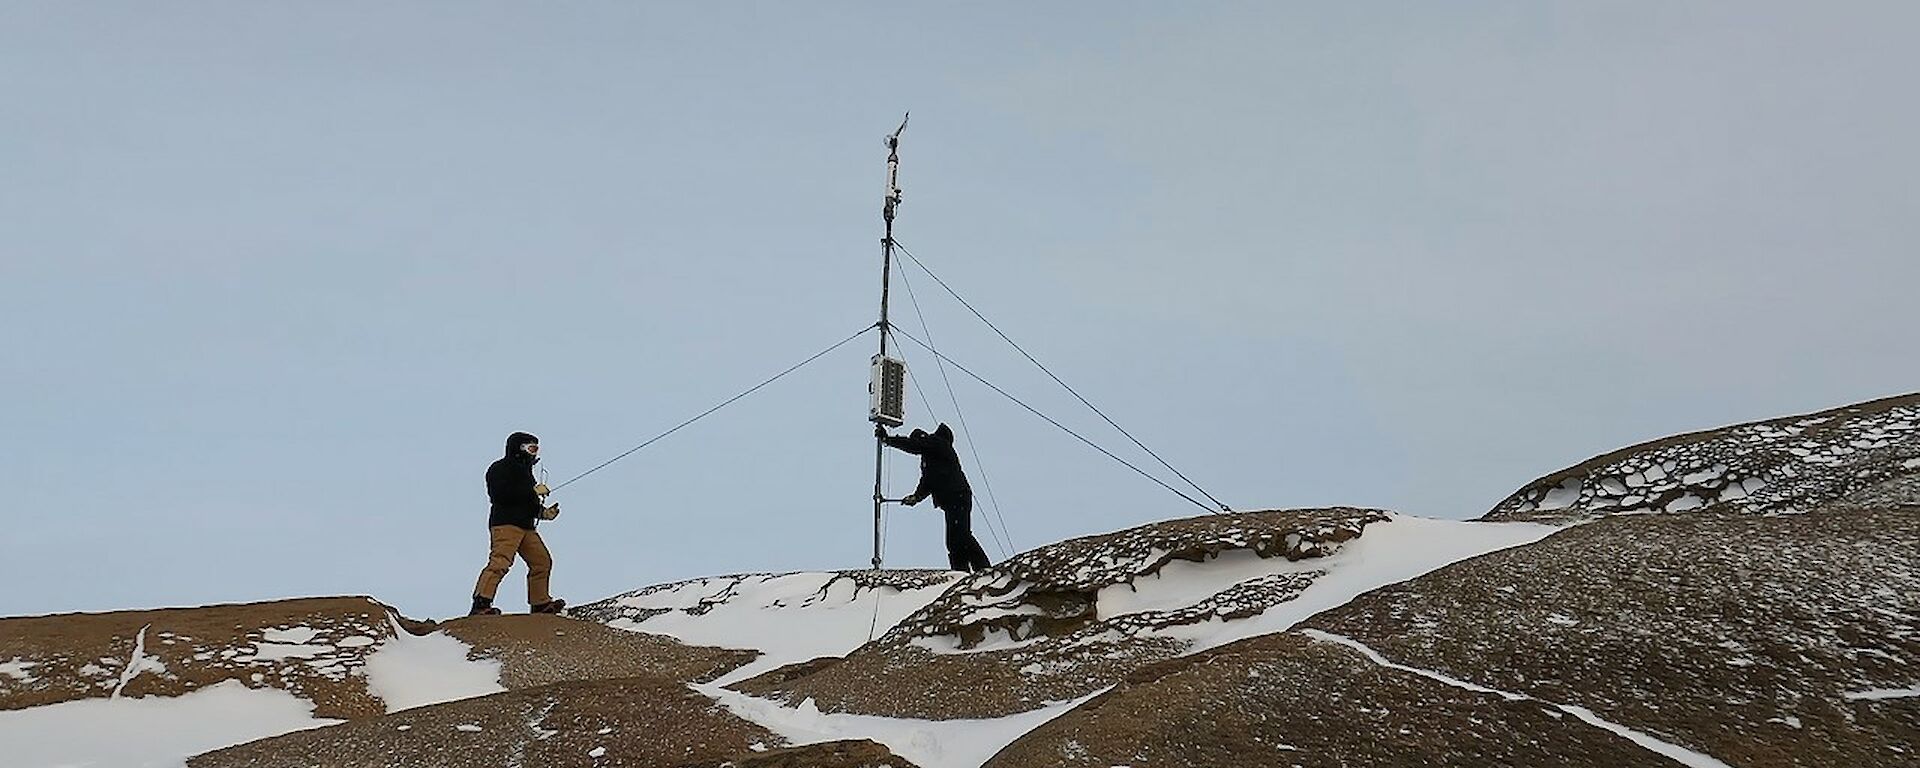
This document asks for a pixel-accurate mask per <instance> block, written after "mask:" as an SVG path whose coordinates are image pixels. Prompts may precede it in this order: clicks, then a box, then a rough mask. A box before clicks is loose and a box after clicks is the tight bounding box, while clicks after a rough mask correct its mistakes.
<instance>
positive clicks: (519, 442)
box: [507, 432, 540, 462]
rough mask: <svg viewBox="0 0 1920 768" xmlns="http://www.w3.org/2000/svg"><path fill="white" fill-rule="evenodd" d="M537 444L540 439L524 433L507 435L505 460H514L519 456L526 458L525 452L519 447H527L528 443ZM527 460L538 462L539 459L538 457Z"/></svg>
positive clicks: (530, 457)
mask: <svg viewBox="0 0 1920 768" xmlns="http://www.w3.org/2000/svg"><path fill="white" fill-rule="evenodd" d="M538 442H540V438H537V437H534V436H533V435H529V434H527V433H525V432H515V433H513V434H511V435H508V436H507V458H509V459H511V458H516V457H520V456H527V454H526V452H525V451H522V450H520V446H523V445H527V444H528V443H538ZM527 458H529V459H532V460H533V461H535V462H538V461H540V457H538V456H527Z"/></svg>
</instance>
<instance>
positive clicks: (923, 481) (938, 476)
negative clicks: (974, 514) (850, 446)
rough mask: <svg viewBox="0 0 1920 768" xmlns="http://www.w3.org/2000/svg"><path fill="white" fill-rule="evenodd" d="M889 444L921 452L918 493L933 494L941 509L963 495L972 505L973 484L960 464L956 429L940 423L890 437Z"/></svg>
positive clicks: (934, 500)
mask: <svg viewBox="0 0 1920 768" xmlns="http://www.w3.org/2000/svg"><path fill="white" fill-rule="evenodd" d="M887 444H888V445H891V446H893V447H895V448H899V449H900V450H903V451H906V452H908V453H913V454H918V455H919V456H920V486H919V488H917V489H916V490H915V494H916V495H919V496H931V497H932V498H933V505H934V506H936V507H939V508H941V509H952V508H954V507H956V506H958V503H957V502H960V501H961V497H963V496H964V497H968V498H967V499H966V501H967V502H968V506H971V503H970V502H971V501H972V499H971V496H972V495H973V487H972V486H970V485H968V484H967V473H966V471H965V470H962V469H961V468H960V454H959V452H958V451H956V450H955V449H954V446H953V429H952V428H951V427H948V426H947V425H945V424H941V425H940V426H939V427H936V428H935V429H934V430H933V433H932V434H928V433H926V432H923V431H921V430H918V429H916V430H914V431H913V432H912V433H911V434H909V435H908V436H906V437H888V438H887Z"/></svg>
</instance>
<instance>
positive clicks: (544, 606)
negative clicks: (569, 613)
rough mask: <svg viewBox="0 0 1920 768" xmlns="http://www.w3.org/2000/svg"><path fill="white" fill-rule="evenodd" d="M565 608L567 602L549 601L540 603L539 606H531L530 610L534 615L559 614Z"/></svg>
mask: <svg viewBox="0 0 1920 768" xmlns="http://www.w3.org/2000/svg"><path fill="white" fill-rule="evenodd" d="M566 608H567V601H565V600H550V601H547V602H544V603H541V604H539V605H536V606H533V609H532V610H533V612H534V613H559V612H561V611H563V610H566Z"/></svg>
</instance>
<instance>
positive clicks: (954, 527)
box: [941, 509, 973, 571]
mask: <svg viewBox="0 0 1920 768" xmlns="http://www.w3.org/2000/svg"><path fill="white" fill-rule="evenodd" d="M941 512H942V513H944V514H945V515H946V517H947V568H948V569H949V570H954V571H964V570H967V555H966V548H967V545H966V543H965V542H966V540H967V539H969V538H972V537H973V534H972V533H970V532H968V531H967V513H965V512H961V511H956V510H952V509H946V510H941Z"/></svg>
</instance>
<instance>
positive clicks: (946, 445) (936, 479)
mask: <svg viewBox="0 0 1920 768" xmlns="http://www.w3.org/2000/svg"><path fill="white" fill-rule="evenodd" d="M873 434H874V435H875V436H877V437H879V438H880V439H881V440H884V441H885V442H886V444H887V445H890V446H893V447H895V448H898V449H900V450H902V451H906V452H907V453H911V454H914V455H916V456H919V457H920V485H918V486H916V487H915V488H914V489H913V493H910V494H907V497H906V498H903V499H901V500H900V503H902V504H905V505H907V506H909V507H911V506H913V505H915V504H918V503H920V500H921V499H925V498H927V497H929V496H931V497H933V505H934V506H935V507H938V508H939V509H940V510H941V511H942V512H944V513H946V517H947V564H948V565H949V566H950V567H952V568H953V570H956V571H977V570H980V569H983V568H986V567H987V566H989V565H992V564H993V563H992V562H990V561H988V560H987V552H986V550H984V549H981V548H980V540H979V539H976V538H974V537H973V488H972V486H969V485H967V474H966V473H965V472H962V471H961V470H960V455H959V454H958V453H955V452H954V450H953V430H952V429H951V428H949V427H948V426H947V425H946V424H941V425H940V426H939V427H936V428H935V429H934V430H933V434H927V433H926V432H925V431H923V430H918V429H916V430H914V431H913V432H912V433H910V434H908V435H907V436H906V437H895V436H893V435H889V434H887V429H886V427H882V426H877V425H876V426H875V427H874V428H873Z"/></svg>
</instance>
